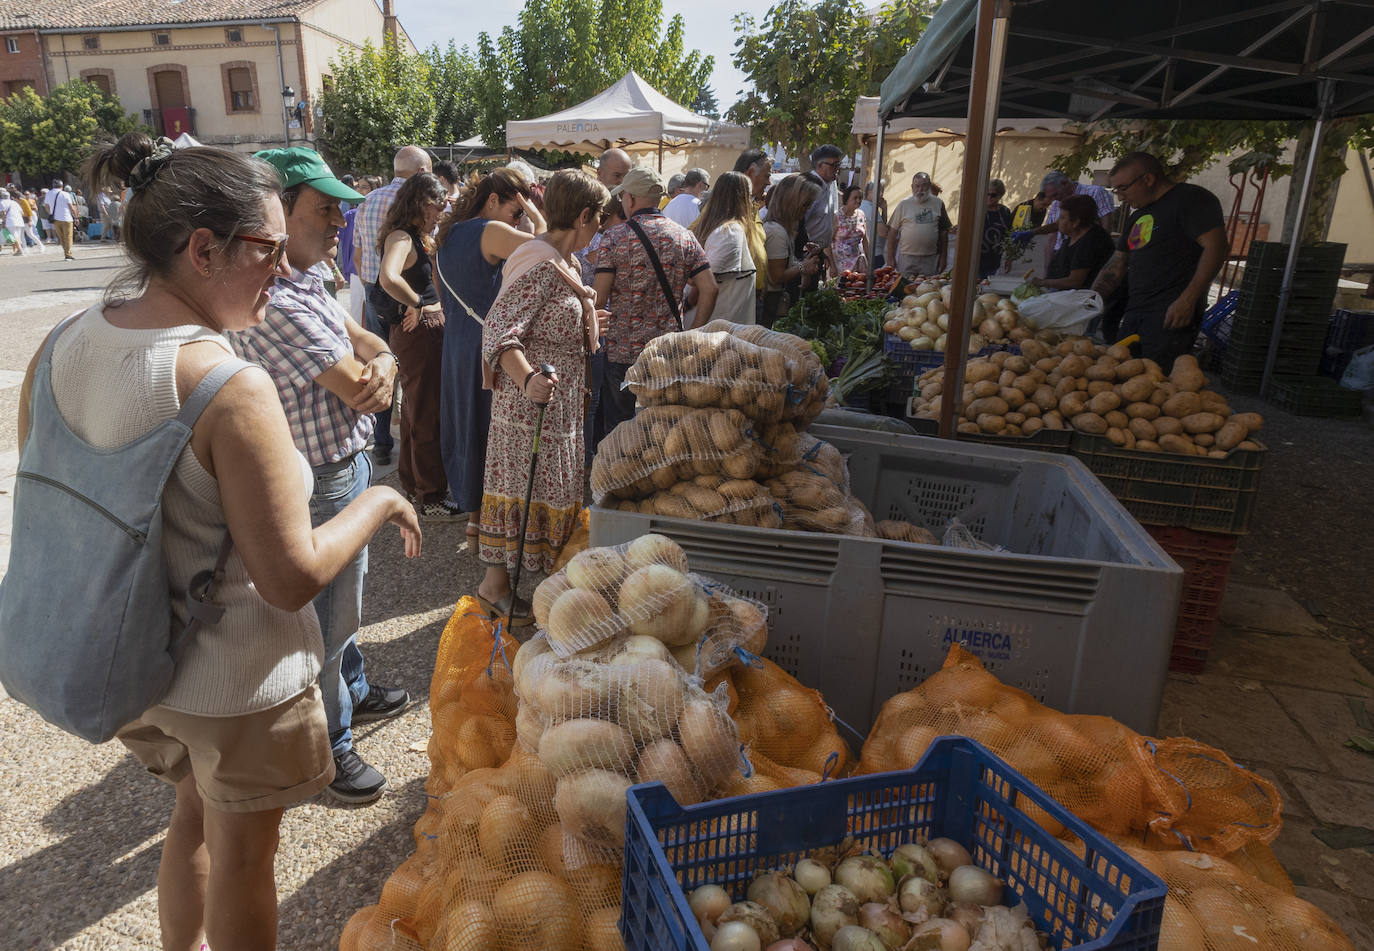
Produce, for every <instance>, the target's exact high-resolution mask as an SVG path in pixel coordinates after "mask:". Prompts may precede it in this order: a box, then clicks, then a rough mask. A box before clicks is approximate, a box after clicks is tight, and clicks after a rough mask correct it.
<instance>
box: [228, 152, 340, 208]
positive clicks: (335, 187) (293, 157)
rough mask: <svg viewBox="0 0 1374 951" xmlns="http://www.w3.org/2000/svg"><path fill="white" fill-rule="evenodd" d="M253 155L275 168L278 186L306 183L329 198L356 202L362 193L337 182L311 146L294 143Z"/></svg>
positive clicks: (287, 186)
mask: <svg viewBox="0 0 1374 951" xmlns="http://www.w3.org/2000/svg"><path fill="white" fill-rule="evenodd" d="M254 155H255V156H256V157H257V158H260V159H262V160H263V161H264V162H266V163H267V164H268V165H270V166H272V167H273V168H275V169H276V170H277V177H278V178H280V179H281V187H282V188H293V187H295V186H296V185H309V186H310V187H311V188H313V189H315V190H316V191H318V192H321V193H323V194H325V195H328V196H329V197H330V198H337V199H339V200H340V201H350V202H359V201H362V200H363V196H362V195H360V194H358V193H357V192H355V191H354V190H353V189H351V188H349V187H348V186H347V185H345V184H344V183H343V182H341V181H339V180H338V178H336V177H335V176H334V173H333V172H332V171H331V170H330V168H329V166H328V165H326V164H325V161H324V159H323V158H321V157H320V153H319V152H316V151H315V150H314V149H307V148H304V147H302V146H295V147H294V148H289V149H264V150H263V151H261V152H255V153H254Z"/></svg>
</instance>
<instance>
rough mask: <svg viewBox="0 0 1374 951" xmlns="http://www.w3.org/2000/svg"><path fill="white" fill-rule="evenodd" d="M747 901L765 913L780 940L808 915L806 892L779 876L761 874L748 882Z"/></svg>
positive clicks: (794, 930)
mask: <svg viewBox="0 0 1374 951" xmlns="http://www.w3.org/2000/svg"><path fill="white" fill-rule="evenodd" d="M749 900H750V901H752V902H758V903H759V904H760V905H762V906H763V907H764V908H767V909H768V912H769V914H771V915H772V916H773V920H774V921H775V922H777V925H778V932H779V933H780V934H781V935H782V936H783V937H784V938H790V937H792V936H793V935H794V934H796V933H797V932H798V931H799V930H800V929H801V926H802V925H804V924H806V921H807V918H809V917H810V915H811V900H810V897H809V896H808V895H807V893H806V891H805V890H804V889H803V888H802V887H801V886H800V885H798V884H797V883H796V881H794V880H793V879H791V878H789V877H787V876H786V875H784V874H783V873H782V872H764V873H763V874H762V875H760V876H759V877H758V878H756V879H754V880H753V881H752V882H750V883H749Z"/></svg>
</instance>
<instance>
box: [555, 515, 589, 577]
mask: <svg viewBox="0 0 1374 951" xmlns="http://www.w3.org/2000/svg"><path fill="white" fill-rule="evenodd" d="M591 543H592V521H591V510H590V509H585V508H584V509H583V510H582V511H581V512H579V513H577V525H576V526H574V527H573V533H572V535H570V536H569V537H568V540H567V541H566V542H565V543H564V544H563V548H562V549H561V550H560V551H559V552H558V557H557V558H556V559H554V562H553V570H554V571H562V570H563V569H564V568H566V567H568V562H570V561H572V560H573V556H574V555H576V554H577V553H578V552H582V551H586V550H587V548H588V547H589V546H590V545H591Z"/></svg>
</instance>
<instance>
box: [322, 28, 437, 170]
mask: <svg viewBox="0 0 1374 951" xmlns="http://www.w3.org/2000/svg"><path fill="white" fill-rule="evenodd" d="M455 59H456V58H455ZM454 68H455V69H457V68H458V66H457V65H455V67H454ZM329 69H330V72H331V73H332V74H333V76H334V87H333V88H332V89H329V90H326V91H324V92H323V93H322V94H321V100H320V106H321V109H322V110H323V114H324V130H323V134H322V135H321V136H320V146H321V148H322V150H323V151H324V152H325V153H326V154H327V155H328V156H329V160H330V162H331V163H332V164H333V165H334V168H335V170H336V171H338V172H340V173H342V172H344V171H353V172H368V173H378V172H380V173H383V174H386V173H388V172H389V170H390V168H391V158H392V156H393V155H394V154H395V152H396V150H397V149H398V148H400V147H401V146H403V145H411V144H418V145H428V144H430V143H431V142H432V141H433V140H434V131H435V128H434V126H435V111H436V109H435V97H434V93H433V91H432V88H431V73H432V63H431V60H430V59H429V57H428V56H427V55H423V54H418V53H407V52H405V51H404V50H402V49H400V48H399V47H398V46H397V45H396V43H395V41H393V40H392V39H391V38H390V37H386V38H384V39H383V42H382V46H381V47H380V48H378V47H375V46H373V45H372V43H371V42H370V41H369V42H368V43H366V44H364V46H363V48H362V49H361V50H358V51H356V52H354V51H345V52H343V53H341V54H340V55H339V58H338V59H337V60H331V61H330V64H329ZM454 114H456V113H454ZM450 121H451V120H450Z"/></svg>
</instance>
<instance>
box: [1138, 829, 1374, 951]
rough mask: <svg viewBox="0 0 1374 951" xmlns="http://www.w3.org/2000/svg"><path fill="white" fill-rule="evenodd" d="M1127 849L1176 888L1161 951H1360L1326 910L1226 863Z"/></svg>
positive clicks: (1167, 912) (1182, 854)
mask: <svg viewBox="0 0 1374 951" xmlns="http://www.w3.org/2000/svg"><path fill="white" fill-rule="evenodd" d="M1126 851H1127V852H1129V853H1130V855H1131V856H1132V857H1133V858H1134V859H1135V860H1136V861H1138V862H1139V863H1140V864H1141V865H1144V866H1145V867H1146V868H1147V869H1149V870H1150V871H1151V872H1154V873H1155V874H1156V875H1158V876H1159V877H1160V878H1162V879H1163V880H1164V884H1166V885H1168V886H1169V897H1168V900H1167V901H1166V902H1165V905H1164V921H1163V923H1162V925H1161V927H1160V932H1159V951H1256V949H1260V951H1355V946H1354V945H1353V944H1352V943H1351V942H1350V940H1349V939H1348V938H1347V937H1346V936H1345V934H1344V932H1342V931H1341V929H1340V926H1339V925H1337V924H1336V923H1335V922H1334V921H1332V920H1331V918H1329V917H1328V916H1327V915H1326V913H1325V912H1323V911H1322V910H1321V909H1319V908H1317V907H1316V906H1315V905H1312V904H1310V903H1308V902H1305V901H1303V900H1302V899H1301V898H1298V897H1296V896H1295V895H1292V894H1290V893H1288V892H1285V891H1284V890H1282V889H1280V888H1275V887H1273V886H1272V885H1267V884H1265V883H1264V882H1262V881H1260V880H1259V879H1257V878H1255V877H1254V876H1252V875H1249V874H1247V873H1246V872H1245V871H1244V870H1243V869H1242V868H1240V867H1238V866H1236V865H1234V864H1232V863H1231V862H1228V861H1226V860H1225V859H1221V858H1218V857H1216V856H1212V855H1207V854H1205V853H1202V852H1184V851H1174V852H1153V851H1149V850H1146V849H1139V848H1134V847H1130V846H1127V847H1126Z"/></svg>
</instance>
